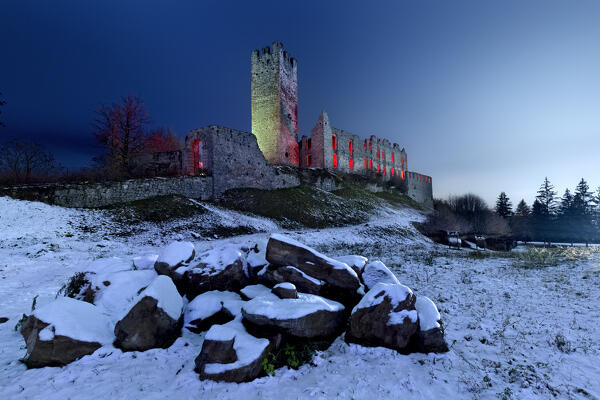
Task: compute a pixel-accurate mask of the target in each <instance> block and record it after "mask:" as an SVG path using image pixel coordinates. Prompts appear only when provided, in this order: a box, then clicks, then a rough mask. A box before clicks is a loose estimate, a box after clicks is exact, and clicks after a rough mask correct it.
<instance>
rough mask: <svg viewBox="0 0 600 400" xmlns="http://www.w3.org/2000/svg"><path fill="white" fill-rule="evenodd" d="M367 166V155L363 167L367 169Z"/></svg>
mask: <svg viewBox="0 0 600 400" xmlns="http://www.w3.org/2000/svg"><path fill="white" fill-rule="evenodd" d="M367 168H368V165H367V157H365V169H367Z"/></svg>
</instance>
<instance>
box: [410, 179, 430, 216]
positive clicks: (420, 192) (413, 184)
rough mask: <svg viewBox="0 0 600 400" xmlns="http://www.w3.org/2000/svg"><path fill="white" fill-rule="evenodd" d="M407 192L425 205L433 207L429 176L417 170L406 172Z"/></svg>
mask: <svg viewBox="0 0 600 400" xmlns="http://www.w3.org/2000/svg"><path fill="white" fill-rule="evenodd" d="M406 184H407V190H408V191H407V194H408V195H409V196H410V197H411V198H412V199H413V200H415V201H417V202H419V203H422V204H423V205H424V206H425V207H427V208H430V209H433V189H432V179H431V177H430V176H427V175H422V174H419V173H417V172H407V173H406Z"/></svg>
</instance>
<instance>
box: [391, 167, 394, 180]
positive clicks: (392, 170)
mask: <svg viewBox="0 0 600 400" xmlns="http://www.w3.org/2000/svg"><path fill="white" fill-rule="evenodd" d="M390 171H391V172H392V178H393V177H394V168H392V169H390Z"/></svg>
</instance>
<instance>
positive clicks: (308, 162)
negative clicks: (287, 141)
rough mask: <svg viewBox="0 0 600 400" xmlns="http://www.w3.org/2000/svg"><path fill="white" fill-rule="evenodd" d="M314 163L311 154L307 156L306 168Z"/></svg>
mask: <svg viewBox="0 0 600 400" xmlns="http://www.w3.org/2000/svg"><path fill="white" fill-rule="evenodd" d="M311 162H312V157H311V156H310V154H307V155H306V166H307V167H310V164H311Z"/></svg>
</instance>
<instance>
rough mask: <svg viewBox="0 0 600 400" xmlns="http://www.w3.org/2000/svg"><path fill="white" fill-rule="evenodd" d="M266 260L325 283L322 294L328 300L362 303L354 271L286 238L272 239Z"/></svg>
mask: <svg viewBox="0 0 600 400" xmlns="http://www.w3.org/2000/svg"><path fill="white" fill-rule="evenodd" d="M266 259H267V261H268V262H269V263H271V264H272V265H274V266H278V267H285V266H288V265H291V266H294V267H295V268H297V269H299V270H300V271H302V272H304V273H305V274H306V275H308V276H310V277H312V278H316V279H318V280H321V281H323V282H325V285H324V287H323V289H322V291H321V294H322V295H324V296H326V297H328V298H331V299H333V300H336V301H341V302H343V303H344V304H356V302H357V301H358V300H359V299H360V291H359V289H360V288H361V283H360V280H359V279H358V275H357V274H356V272H354V270H352V268H350V267H349V266H348V265H347V264H345V263H343V262H340V261H337V260H334V259H332V258H329V257H327V256H325V255H323V254H321V253H319V252H317V251H316V250H314V249H311V248H310V247H307V246H305V245H303V244H302V243H299V242H297V241H295V240H293V239H290V238H288V237H286V236H284V235H278V234H274V235H271V238H270V239H269V242H268V243H267V251H266ZM292 283H294V284H296V283H295V282H292Z"/></svg>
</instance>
